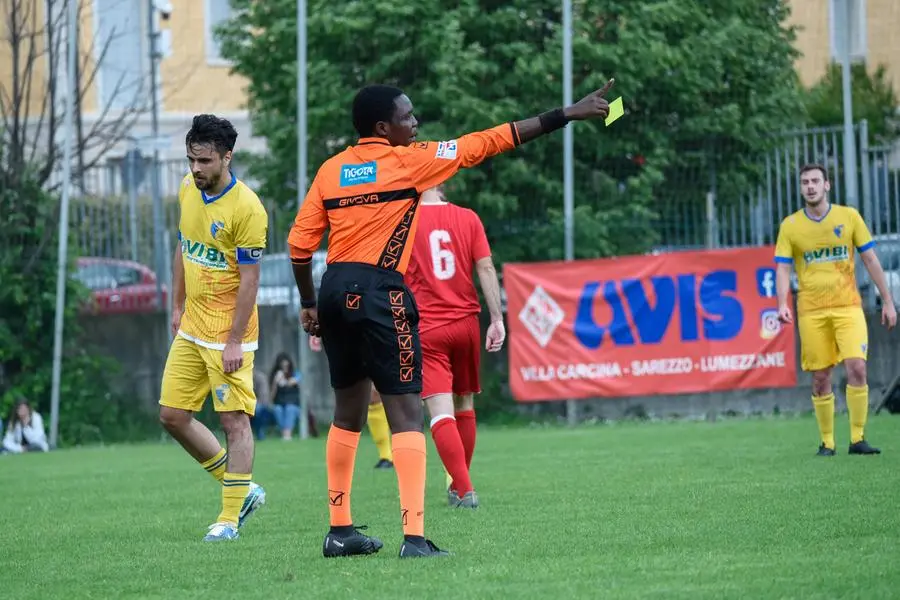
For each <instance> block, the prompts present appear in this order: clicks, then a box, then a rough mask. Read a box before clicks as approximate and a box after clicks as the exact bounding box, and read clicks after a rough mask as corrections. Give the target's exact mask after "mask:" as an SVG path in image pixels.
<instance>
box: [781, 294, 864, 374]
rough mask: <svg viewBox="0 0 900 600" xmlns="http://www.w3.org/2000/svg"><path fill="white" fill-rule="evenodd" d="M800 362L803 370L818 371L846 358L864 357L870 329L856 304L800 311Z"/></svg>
mask: <svg viewBox="0 0 900 600" xmlns="http://www.w3.org/2000/svg"><path fill="white" fill-rule="evenodd" d="M797 325H798V329H799V331H800V364H801V366H802V367H803V370H804V371H821V370H823V369H828V368H830V367H833V366H834V365H836V364H838V363H840V362H843V361H844V360H846V359H848V358H861V359H863V360H866V358H867V357H868V350H869V330H868V327H867V325H866V317H865V315H864V314H863V311H862V309H861V308H859V307H846V308H832V309H829V310H823V311H817V312H815V313H812V314H810V315H800V317H799V319H798V323H797Z"/></svg>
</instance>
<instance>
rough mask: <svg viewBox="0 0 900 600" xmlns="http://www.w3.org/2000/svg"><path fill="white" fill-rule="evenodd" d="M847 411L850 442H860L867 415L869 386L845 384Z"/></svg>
mask: <svg viewBox="0 0 900 600" xmlns="http://www.w3.org/2000/svg"><path fill="white" fill-rule="evenodd" d="M847 412H849V413H850V443H851V444H855V443H856V442H861V441H862V439H863V431H864V430H865V428H866V419H867V418H868V416H869V386H867V385H863V386H859V387H857V386H855V385H848V386H847Z"/></svg>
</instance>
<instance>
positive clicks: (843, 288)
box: [775, 164, 897, 456]
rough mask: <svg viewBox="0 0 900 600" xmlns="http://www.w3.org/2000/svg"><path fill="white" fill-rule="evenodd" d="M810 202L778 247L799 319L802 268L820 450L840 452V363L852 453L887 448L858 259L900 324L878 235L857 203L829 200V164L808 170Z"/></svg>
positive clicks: (804, 327)
mask: <svg viewBox="0 0 900 600" xmlns="http://www.w3.org/2000/svg"><path fill="white" fill-rule="evenodd" d="M800 187H801V190H802V192H803V197H804V200H805V206H804V208H802V209H801V210H798V211H797V212H795V213H794V214H792V215H790V216H788V217H786V218H785V219H784V220H783V221H782V223H781V227H780V228H779V231H778V241H777V243H776V247H775V262H776V263H777V272H776V289H777V294H778V315H779V318H780V319H781V320H782V321H783V322H786V323H792V322H793V316H792V314H791V308H790V306H789V304H788V293H789V290H790V275H791V266H792V265H793V267H794V269H796V272H797V279H798V282H799V291H798V294H797V326H798V330H799V333H800V361H801V366H802V368H803V370H804V371H811V372H812V375H813V398H812V401H813V408H814V409H815V413H816V420H817V422H818V424H819V432H820V434H821V438H822V443H821V445H820V446H819V452H818V455H819V456H834V454H835V442H834V393H833V391H832V387H831V370H832V369H833V368H834V366H835V365H836V364H838V363H840V362H843V363H844V368H845V369H846V371H847V390H846V392H847V409H848V412H849V416H850V447H849V453H850V454H880V452H881V451H880V450H879V449H878V448H874V447H872V446H871V445H869V443H868V442H867V441H866V440H865V426H866V420H867V417H868V411H869V387H868V383H867V379H866V359H867V355H868V346H869V342H868V330H867V326H866V319H865V316H864V314H863V311H862V300H861V298H860V295H859V290H858V288H857V285H856V273H855V268H854V259H855V256H856V253H857V252H859V256H860V259H861V260H862V262H863V264H864V265H865V266H866V269H867V270H868V271H869V274H870V276H871V278H872V281H873V282H874V283H875V285H876V286H877V287H878V291H879V292H880V293H881V299H882V323H883V324H885V325H886V326H887V327H888V329H892V328H893V327H894V325H896V323H897V311H896V309H895V307H894V301H893V299H892V298H891V292H890V289H888V286H887V282H886V281H885V277H884V271H883V270H882V268H881V263H880V262H879V261H878V256H877V255H876V254H875V251H874V247H875V242H874V240H873V239H872V235H871V234H870V233H869V230H868V228H867V227H866V224H865V222H864V221H863V219H862V217H861V216H860V214H859V212H857V211H856V210H855V209H853V208H850V207H846V206H835V205H832V204H831V203H830V202H829V201H828V192H829V191H830V190H831V184H830V182H829V181H828V172H827V171H826V169H825V167H823V166H822V165H815V164H813V165H807V166H805V167H803V168H802V169H801V170H800Z"/></svg>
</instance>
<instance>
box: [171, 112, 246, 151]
mask: <svg viewBox="0 0 900 600" xmlns="http://www.w3.org/2000/svg"><path fill="white" fill-rule="evenodd" d="M237 137H238V133H237V130H236V129H235V128H234V125H232V124H231V121H229V120H228V119H222V118H219V117H217V116H215V115H197V116H195V117H194V121H193V123H191V129H190V130H189V131H188V132H187V135H186V136H185V137H184V143H185V145H186V146H193V145H194V144H198V145H200V146H206V145H210V146H212V147H213V148H215V149H216V152H217V153H218V154H219V156H225V153H226V152H230V151H231V150H234V144H235V142H236V141H237Z"/></svg>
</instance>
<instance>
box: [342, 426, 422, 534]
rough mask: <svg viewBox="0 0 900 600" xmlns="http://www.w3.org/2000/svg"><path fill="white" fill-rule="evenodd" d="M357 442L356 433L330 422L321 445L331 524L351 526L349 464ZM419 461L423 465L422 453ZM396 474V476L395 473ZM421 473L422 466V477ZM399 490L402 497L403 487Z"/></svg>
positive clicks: (351, 469) (351, 473)
mask: <svg viewBox="0 0 900 600" xmlns="http://www.w3.org/2000/svg"><path fill="white" fill-rule="evenodd" d="M419 435H421V434H419ZM422 439H423V442H422V452H423V453H424V451H425V443H424V437H423V438H422ZM358 445H359V432H353V431H347V430H346V429H340V428H338V427H335V426H334V425H332V426H331V429H329V430H328V442H327V443H326V444H325V465H326V467H327V468H328V511H329V513H330V515H331V526H332V527H346V526H349V525H353V518H352V517H351V516H350V487H351V486H352V485H353V466H354V464H355V463H356V447H357V446H358ZM422 464H423V465H424V464H425V458H424V456H423V457H422ZM397 475H398V477H399V472H398V473H397ZM424 475H425V474H424V469H423V473H422V478H423V480H424ZM400 489H401V498H402V495H403V494H402V490H403V488H402V487H401V488H400ZM423 492H424V488H423Z"/></svg>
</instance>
